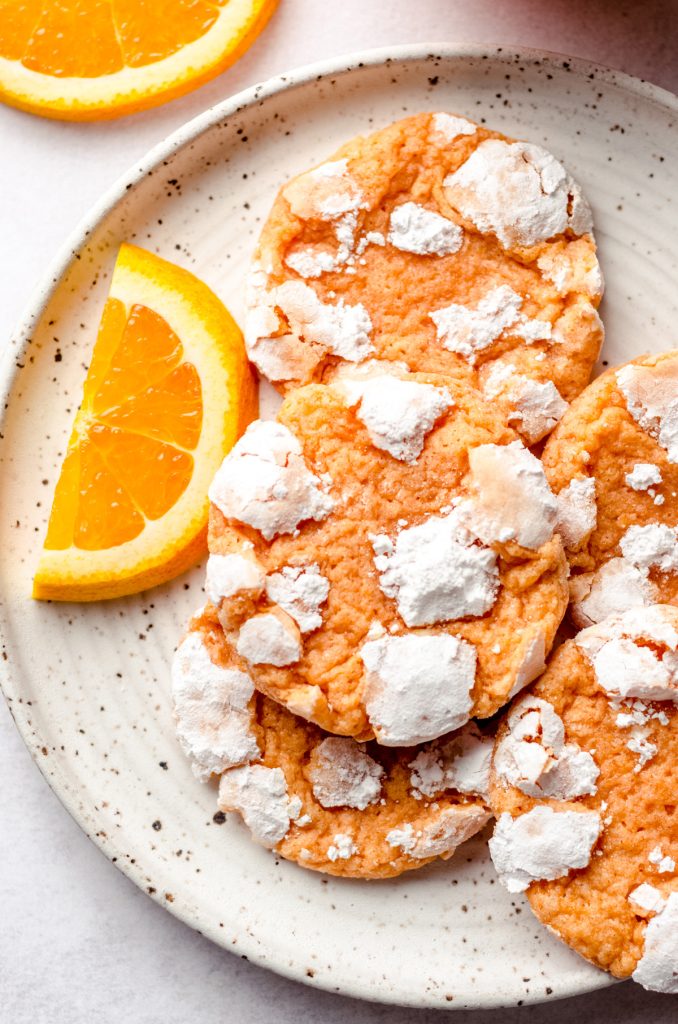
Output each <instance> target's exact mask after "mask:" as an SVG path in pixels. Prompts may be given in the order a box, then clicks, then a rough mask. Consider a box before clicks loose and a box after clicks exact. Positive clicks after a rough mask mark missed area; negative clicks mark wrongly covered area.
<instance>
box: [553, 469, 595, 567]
mask: <svg viewBox="0 0 678 1024" xmlns="http://www.w3.org/2000/svg"><path fill="white" fill-rule="evenodd" d="M556 502H557V504H558V510H557V515H556V532H557V533H559V534H560V536H561V537H562V540H563V544H564V545H565V547H566V548H568V549H570V550H572V549H574V548H576V547H578V546H579V545H580V544H581V542H582V541H583V540H584V539H585V538H586V537H588V535H589V534H590V533H592V532H593V530H595V528H596V522H597V518H598V507H597V505H596V481H595V480H594V479H593V477H575V478H574V479H573V480H570V482H569V484H568V485H567V487H564V488H563V489H562V491H560V493H559V494H557V495H556Z"/></svg>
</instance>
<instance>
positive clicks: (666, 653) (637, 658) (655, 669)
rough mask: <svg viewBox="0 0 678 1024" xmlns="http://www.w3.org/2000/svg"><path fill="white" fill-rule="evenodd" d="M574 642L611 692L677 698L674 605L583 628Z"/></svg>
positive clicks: (628, 613)
mask: <svg viewBox="0 0 678 1024" xmlns="http://www.w3.org/2000/svg"><path fill="white" fill-rule="evenodd" d="M636 641H640V643H637V642H636ZM647 641H649V642H650V643H651V644H652V646H651V647H650V646H647ZM575 643H576V644H577V646H578V647H579V648H580V649H581V650H582V651H583V652H584V653H585V654H586V656H587V657H588V658H589V660H590V662H591V664H592V665H593V670H594V672H595V676H596V680H597V682H598V684H599V686H601V687H602V689H603V690H605V691H606V693H608V694H610V696H612V697H617V698H622V699H626V698H628V697H639V698H641V699H643V700H671V701H674V702H677V703H678V655H677V654H676V649H677V648H678V633H677V632H676V629H675V626H674V623H673V621H672V618H671V610H670V609H668V608H667V609H664V608H663V607H662V606H661V605H655V606H651V607H648V608H632V609H630V610H629V611H626V612H624V613H623V614H621V615H615V616H611V617H610V618H607V619H605V620H604V621H603V622H601V623H599V624H598V625H594V626H590V627H589V628H588V629H584V630H582V631H581V633H578V634H577V636H576V637H575Z"/></svg>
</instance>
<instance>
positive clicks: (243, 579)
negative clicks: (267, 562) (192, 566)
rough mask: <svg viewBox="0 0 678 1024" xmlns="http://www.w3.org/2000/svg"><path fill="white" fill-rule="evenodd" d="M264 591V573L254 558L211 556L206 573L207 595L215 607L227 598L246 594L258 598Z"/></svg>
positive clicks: (233, 555) (236, 555)
mask: <svg viewBox="0 0 678 1024" xmlns="http://www.w3.org/2000/svg"><path fill="white" fill-rule="evenodd" d="M263 589H264V572H263V570H262V568H261V566H260V565H259V564H258V562H257V560H256V558H255V557H254V556H247V555H239V554H228V555H218V554H211V555H210V556H209V558H208V559H207V568H206V571H205V593H206V594H207V597H208V598H209V600H210V601H211V602H212V604H213V605H215V607H218V606H219V603H220V602H221V601H222V600H223V598H225V597H233V596H234V594H240V593H243V592H246V593H248V594H251V595H252V596H253V597H258V596H259V595H260V594H261V593H262V592H263Z"/></svg>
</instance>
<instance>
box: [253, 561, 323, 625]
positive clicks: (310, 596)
mask: <svg viewBox="0 0 678 1024" xmlns="http://www.w3.org/2000/svg"><path fill="white" fill-rule="evenodd" d="M329 592H330V584H329V580H328V579H326V577H325V576H323V575H322V573H321V572H320V566H319V565H318V564H317V563H315V562H313V563H311V564H310V565H303V566H301V565H286V566H284V567H283V568H282V569H281V571H280V572H275V573H271V575H270V576H268V577H267V578H266V595H267V597H268V599H269V600H270V601H273V602H274V603H275V604H277V605H279V606H280V608H282V609H283V611H285V612H287V614H288V615H291V617H292V618H293V619H294V621H295V622H296V624H297V625H298V626H299V629H300V630H301V632H302V633H311V632H312V631H313V630H314V629H319V628H320V627H321V626H322V621H323V620H322V615H321V614H320V608H321V605H323V604H324V603H325V601H326V600H327V595H328V594H329Z"/></svg>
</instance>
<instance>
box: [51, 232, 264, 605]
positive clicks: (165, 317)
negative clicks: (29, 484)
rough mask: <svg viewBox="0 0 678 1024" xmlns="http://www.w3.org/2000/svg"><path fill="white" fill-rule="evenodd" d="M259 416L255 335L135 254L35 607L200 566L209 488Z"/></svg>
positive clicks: (120, 291) (182, 280) (143, 584)
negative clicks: (250, 350)
mask: <svg viewBox="0 0 678 1024" xmlns="http://www.w3.org/2000/svg"><path fill="white" fill-rule="evenodd" d="M256 414H257V392H256V383H255V380H254V377H253V374H252V371H251V369H250V366H249V363H248V362H247V356H246V354H245V347H244V344H243V339H242V335H241V333H240V330H239V329H238V327H237V325H236V323H235V322H234V321H233V320H232V318H231V316H230V314H229V313H228V311H227V310H226V308H225V307H224V306H223V304H222V303H221V302H220V301H219V299H218V298H217V297H216V295H214V293H213V292H211V291H210V289H209V288H208V287H207V286H206V285H204V284H203V283H202V282H201V281H199V280H198V279H197V278H196V277H194V276H193V274H189V273H188V271H186V270H181V269H180V268H179V267H175V266H174V265H173V264H171V263H167V262H166V261H165V260H162V259H160V258H159V257H158V256H153V255H152V254H151V253H148V252H145V251H144V250H143V249H137V248H136V247H135V246H132V245H123V246H121V248H120V253H119V255H118V260H117V263H116V265H115V271H114V274H113V279H112V281H111V290H110V292H109V296H108V299H107V300H106V305H105V306H104V311H103V315H102V318H101V324H100V326H99V334H98V337H97V341H96V345H95V347H94V353H93V355H92V362H91V365H90V368H89V372H88V374H87V379H86V381H85V385H84V389H83V398H82V404H81V406H80V409H79V410H78V414H77V416H76V418H75V423H74V425H73V432H72V434H71V439H70V441H69V444H68V450H67V452H66V457H65V459H64V464H63V466H62V469H61V476H60V477H59V481H58V483H57V486H56V491H55V494H54V502H53V505H52V511H51V514H50V519H49V526H48V529H47V537H46V540H45V546H44V549H43V551H42V555H41V558H40V562H39V564H38V569H37V572H36V574H35V579H34V584H33V596H34V597H37V598H45V599H51V600H55V601H94V600H97V599H99V598H108V597H119V596H121V595H122V594H132V593H136V592H137V591H139V590H144V589H146V588H147V587H151V586H154V585H155V584H157V583H164V582H165V581H166V580H169V579H171V578H172V577H173V576H176V575H177V574H178V573H180V572H182V571H183V570H184V569H187V568H188V567H189V566H190V565H192V564H194V563H195V562H196V561H197V560H198V559H199V557H200V556H201V555H202V554H203V553H204V551H205V546H206V544H205V542H206V532H207V516H208V511H209V502H208V499H207V488H208V487H209V484H210V482H211V480H212V477H213V476H214V474H215V473H216V471H217V469H218V468H219V466H220V465H221V461H222V459H223V457H224V455H225V454H226V453H227V452H228V451H229V450H230V448H232V446H233V445H234V444H235V442H236V440H237V439H238V437H239V436H240V435H241V433H242V432H243V430H244V429H245V427H246V426H247V424H248V423H249V422H250V421H251V420H252V419H254V417H255V416H256Z"/></svg>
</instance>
